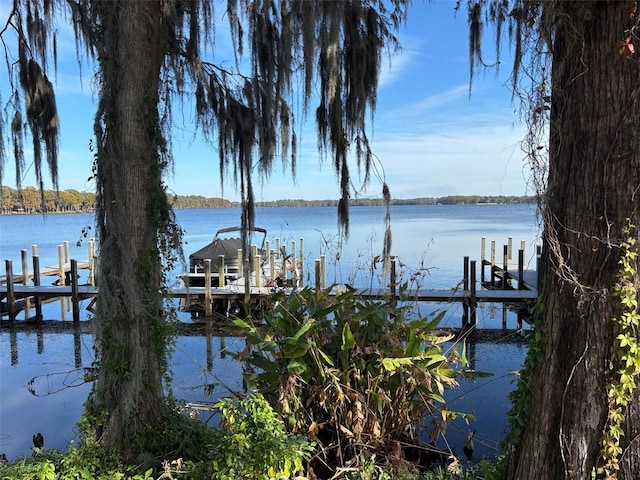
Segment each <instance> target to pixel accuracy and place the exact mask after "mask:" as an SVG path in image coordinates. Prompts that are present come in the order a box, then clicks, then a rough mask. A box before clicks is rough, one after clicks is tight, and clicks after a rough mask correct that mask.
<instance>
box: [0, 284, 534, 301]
mask: <svg viewBox="0 0 640 480" xmlns="http://www.w3.org/2000/svg"><path fill="white" fill-rule="evenodd" d="M276 290H277V289H276V288H271V287H261V288H256V287H252V288H251V292H250V295H251V296H252V297H269V296H271V295H272V294H273V293H274V292H275V291H276ZM280 290H283V291H284V292H285V293H288V292H291V291H292V290H291V289H290V288H282V289H280ZM13 292H14V294H15V296H16V298H26V297H42V298H54V297H71V296H72V294H73V287H72V286H71V285H39V286H32V285H14V287H13ZM7 293H8V289H7V286H6V285H0V295H6V294H7ZM98 293H99V290H98V287H96V286H93V285H78V286H77V295H78V296H79V297H82V298H93V297H97V296H98ZM205 293H206V290H205V287H189V288H187V287H173V288H169V289H168V296H169V297H171V298H187V297H204V295H205ZM244 295H245V292H244V288H240V287H235V288H234V286H229V287H224V288H216V287H213V288H211V297H212V298H215V299H232V298H240V297H243V296H244ZM330 295H337V292H335V291H334V292H330ZM356 295H357V296H359V297H362V298H386V297H391V296H393V293H392V291H391V290H390V289H388V288H387V289H382V288H380V289H358V290H356ZM405 295H406V296H407V298H408V299H409V300H412V301H418V302H463V301H465V300H468V299H470V298H475V299H476V300H477V301H478V302H499V303H502V302H506V303H521V302H527V301H529V300H535V299H536V298H537V297H538V292H537V291H535V290H477V291H476V292H475V295H473V294H472V292H471V291H470V290H430V289H420V290H412V291H411V290H409V291H406V292H405ZM396 297H397V294H396Z"/></svg>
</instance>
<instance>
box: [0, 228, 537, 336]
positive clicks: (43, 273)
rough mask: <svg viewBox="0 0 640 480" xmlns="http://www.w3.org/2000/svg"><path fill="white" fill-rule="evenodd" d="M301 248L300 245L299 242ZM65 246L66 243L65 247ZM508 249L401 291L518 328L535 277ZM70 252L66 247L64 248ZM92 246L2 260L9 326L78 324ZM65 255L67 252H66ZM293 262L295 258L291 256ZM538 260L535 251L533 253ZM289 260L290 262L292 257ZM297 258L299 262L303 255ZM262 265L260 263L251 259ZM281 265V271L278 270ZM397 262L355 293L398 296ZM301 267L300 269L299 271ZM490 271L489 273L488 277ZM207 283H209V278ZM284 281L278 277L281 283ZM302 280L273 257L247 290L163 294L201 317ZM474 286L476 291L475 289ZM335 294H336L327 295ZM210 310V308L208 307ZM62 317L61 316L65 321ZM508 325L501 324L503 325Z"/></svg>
mask: <svg viewBox="0 0 640 480" xmlns="http://www.w3.org/2000/svg"><path fill="white" fill-rule="evenodd" d="M301 244H302V241H301ZM67 245H68V244H67ZM510 248H511V247H510V245H505V246H504V249H503V258H502V262H501V264H497V263H496V260H495V254H494V253H493V252H494V251H495V247H494V245H493V242H492V255H491V259H490V260H489V259H487V258H485V254H484V249H485V239H484V238H483V239H482V255H481V256H482V259H481V262H480V279H478V278H477V273H478V272H477V262H476V261H475V260H470V259H469V257H464V259H463V280H462V282H461V286H460V287H459V288H456V289H449V290H444V289H441V290H433V289H415V290H409V291H405V292H403V293H404V295H406V296H407V298H408V299H409V300H410V301H415V302H437V303H455V302H457V303H461V304H462V305H463V319H462V323H463V325H462V326H463V327H467V326H472V325H473V326H474V325H475V324H476V323H477V307H478V304H480V303H500V304H503V305H504V306H507V307H509V308H515V310H516V311H517V312H518V324H519V326H520V325H521V321H522V316H521V314H523V312H525V311H526V310H527V307H528V306H530V305H531V304H532V303H533V302H535V300H536V299H537V297H538V288H537V272H536V271H535V270H528V269H525V268H524V245H522V248H521V249H520V250H519V252H518V263H517V264H516V265H511V264H510V263H509V259H510V252H509V249H510ZM67 249H68V247H67ZM93 249H94V247H93V242H90V246H89V254H90V256H89V260H86V261H76V260H72V259H68V258H66V257H65V253H64V252H65V249H64V244H63V245H61V246H60V247H59V249H58V250H59V262H58V263H59V264H58V266H57V267H45V268H42V269H41V268H40V267H39V257H38V255H37V247H35V246H34V247H32V263H33V269H32V270H29V269H28V268H27V263H28V261H27V254H26V250H23V251H22V271H21V273H14V272H13V265H12V262H11V260H5V269H6V273H5V275H2V276H0V299H2V317H9V320H11V321H13V320H15V319H16V316H17V315H18V313H20V311H22V310H24V311H25V318H32V317H31V315H30V309H31V308H32V307H35V311H36V314H35V318H39V319H41V318H42V310H41V306H42V304H43V303H46V302H49V301H55V300H59V299H63V300H67V301H68V302H70V303H71V307H72V311H73V320H74V321H75V322H77V321H79V320H80V306H79V305H80V302H81V301H82V300H85V299H89V298H95V297H96V296H98V294H99V288H98V287H97V286H96V285H95V282H94V280H93V279H94V278H95V276H94V269H95V266H96V264H97V259H96V258H95V256H94V255H92V254H93ZM67 251H68V250H67ZM292 257H293V259H294V261H295V255H293V256H292ZM537 257H538V258H539V252H537ZM290 258H291V257H290ZM298 258H299V259H302V258H303V255H302V254H301V255H300V256H299V257H298ZM255 261H256V262H257V264H259V265H260V264H261V262H260V259H256V260H255ZM276 265H279V266H276ZM395 265H396V262H392V269H391V278H390V282H389V285H390V287H389V288H378V289H359V290H357V292H356V293H357V295H358V296H360V297H362V298H366V299H382V298H390V297H396V298H398V292H397V290H396V286H397V285H398V283H397V280H396V273H395ZM301 268H302V267H301V266H300V269H301ZM81 270H87V272H88V273H87V278H88V280H89V281H88V283H85V284H79V280H78V279H79V277H80V276H79V274H78V272H79V271H81ZM276 270H279V271H280V275H283V274H284V275H287V271H290V272H291V273H289V275H290V278H286V277H285V278H284V280H285V281H284V282H281V285H282V286H278V285H276V283H275V282H274V281H273V280H274V278H275V276H274V272H275V271H276ZM315 270H316V271H315V285H314V288H316V289H326V288H327V287H326V281H325V272H326V268H325V264H324V258H321V259H318V260H316V261H315ZM487 270H488V272H487ZM190 275H192V276H193V275H200V276H203V275H204V277H205V279H206V278H207V275H206V272H201V273H197V274H193V273H191V274H189V273H187V274H184V275H183V277H184V276H190ZM43 278H49V279H51V278H55V279H56V280H55V281H53V282H51V283H50V284H49V285H43V284H42V283H43V282H42V279H43ZM208 278H212V275H210V276H209V277H208ZM281 279H282V278H281ZM301 279H302V275H300V271H299V270H298V268H297V267H296V266H295V264H293V266H292V265H289V266H286V265H285V264H277V263H276V262H275V261H274V259H273V258H270V259H268V260H266V261H265V262H264V264H263V268H262V269H261V270H260V272H259V273H258V274H256V276H255V279H254V280H252V281H251V282H250V284H249V285H248V286H247V285H245V282H244V278H239V279H237V280H236V281H234V282H228V283H225V282H223V286H214V285H211V283H212V282H211V281H209V282H206V281H205V285H204V286H202V287H200V286H197V287H193V286H189V287H187V286H174V287H171V288H169V289H168V290H167V296H168V297H170V298H176V299H180V300H181V304H182V305H186V306H187V307H189V305H190V304H191V302H193V300H194V299H196V300H197V302H199V303H200V304H202V305H204V307H203V308H204V312H203V313H204V314H205V315H206V316H210V315H211V305H212V304H213V303H214V302H215V301H223V302H230V301H239V302H245V304H246V303H255V302H259V301H263V300H268V299H269V298H270V297H271V295H272V294H273V293H274V292H275V291H277V290H284V291H291V290H293V289H294V288H300V287H301V286H302V285H301V284H300V283H301ZM477 286H480V288H479V289H478V288H477ZM329 294H330V295H335V294H337V289H333V291H331V292H329ZM207 307H208V308H207ZM63 318H64V317H63ZM505 321H506V320H503V324H504V322H505Z"/></svg>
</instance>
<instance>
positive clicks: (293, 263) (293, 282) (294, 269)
mask: <svg viewBox="0 0 640 480" xmlns="http://www.w3.org/2000/svg"><path fill="white" fill-rule="evenodd" d="M297 263H298V260H297V258H296V241H295V240H291V285H293V286H295V285H297V284H298V265H297Z"/></svg>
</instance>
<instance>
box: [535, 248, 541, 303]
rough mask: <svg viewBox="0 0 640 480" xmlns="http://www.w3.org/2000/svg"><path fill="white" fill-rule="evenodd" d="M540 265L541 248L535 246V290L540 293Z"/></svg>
mask: <svg viewBox="0 0 640 480" xmlns="http://www.w3.org/2000/svg"><path fill="white" fill-rule="evenodd" d="M541 263H542V247H540V245H538V246H536V290H538V292H540V264H541Z"/></svg>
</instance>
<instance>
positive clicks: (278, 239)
mask: <svg viewBox="0 0 640 480" xmlns="http://www.w3.org/2000/svg"><path fill="white" fill-rule="evenodd" d="M276 252H277V254H278V255H280V253H281V252H280V237H276Z"/></svg>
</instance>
